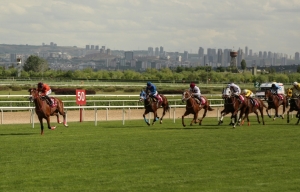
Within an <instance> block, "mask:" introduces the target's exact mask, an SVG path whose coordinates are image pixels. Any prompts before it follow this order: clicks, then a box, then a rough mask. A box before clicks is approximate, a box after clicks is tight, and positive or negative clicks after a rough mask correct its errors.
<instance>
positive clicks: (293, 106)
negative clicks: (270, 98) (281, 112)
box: [287, 94, 300, 125]
mask: <svg viewBox="0 0 300 192" xmlns="http://www.w3.org/2000/svg"><path fill="white" fill-rule="evenodd" d="M287 98H288V99H290V108H289V110H288V111H287V123H289V122H290V112H292V111H297V114H296V117H297V118H298V121H297V123H296V125H298V124H299V121H300V97H299V94H291V96H287Z"/></svg>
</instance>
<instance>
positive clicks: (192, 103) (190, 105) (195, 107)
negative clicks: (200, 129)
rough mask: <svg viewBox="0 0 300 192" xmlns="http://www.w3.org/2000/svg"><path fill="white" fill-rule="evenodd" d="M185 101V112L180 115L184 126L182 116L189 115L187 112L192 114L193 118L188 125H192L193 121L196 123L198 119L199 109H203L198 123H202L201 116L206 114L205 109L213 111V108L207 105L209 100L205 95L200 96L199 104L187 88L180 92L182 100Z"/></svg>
mask: <svg viewBox="0 0 300 192" xmlns="http://www.w3.org/2000/svg"><path fill="white" fill-rule="evenodd" d="M184 101H186V107H185V108H186V111H185V113H184V114H183V115H182V125H183V126H184V127H185V124H184V117H185V116H187V115H189V114H193V115H194V118H193V120H192V121H191V123H190V125H193V123H197V122H198V120H197V118H198V113H199V111H200V110H201V109H204V113H203V116H202V118H201V119H199V125H201V124H202V120H203V118H204V117H205V116H206V113H207V111H213V109H212V108H211V107H210V105H209V101H208V100H207V98H206V97H205V96H201V104H200V105H199V104H198V103H197V101H196V100H195V98H194V97H193V95H192V92H190V91H189V90H186V91H184V92H183V94H182V102H184Z"/></svg>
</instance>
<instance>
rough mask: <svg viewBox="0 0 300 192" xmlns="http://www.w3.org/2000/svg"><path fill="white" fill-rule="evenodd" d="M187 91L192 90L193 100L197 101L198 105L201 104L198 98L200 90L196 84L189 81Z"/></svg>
mask: <svg viewBox="0 0 300 192" xmlns="http://www.w3.org/2000/svg"><path fill="white" fill-rule="evenodd" d="M189 91H191V92H192V95H193V97H194V98H195V100H196V101H197V103H198V104H199V105H201V99H200V96H201V92H200V89H199V87H198V86H196V84H195V83H191V84H190V89H189Z"/></svg>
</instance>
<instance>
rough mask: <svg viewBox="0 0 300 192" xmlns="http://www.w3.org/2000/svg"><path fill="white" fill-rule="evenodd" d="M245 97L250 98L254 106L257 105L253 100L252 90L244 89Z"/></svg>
mask: <svg viewBox="0 0 300 192" xmlns="http://www.w3.org/2000/svg"><path fill="white" fill-rule="evenodd" d="M243 95H244V96H245V97H247V98H249V99H250V100H251V102H252V104H255V102H254V100H253V97H254V94H253V92H252V91H251V90H249V89H244V90H243Z"/></svg>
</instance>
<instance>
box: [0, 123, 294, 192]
mask: <svg viewBox="0 0 300 192" xmlns="http://www.w3.org/2000/svg"><path fill="white" fill-rule="evenodd" d="M190 120H191V119H188V118H187V119H185V123H186V124H189V122H190ZM250 121H251V126H250V127H249V126H245V125H244V126H241V127H237V128H236V129H232V127H231V126H228V125H227V124H228V123H229V119H228V117H227V118H225V122H224V124H223V125H220V126H217V125H216V124H217V122H216V119H215V118H205V119H204V121H203V125H202V126H199V125H193V126H189V125H188V126H187V127H186V128H183V127H182V125H181V120H180V119H178V120H176V123H175V124H174V123H173V122H172V120H170V119H165V120H164V124H162V125H160V124H158V123H156V124H155V125H154V126H150V127H148V126H147V125H146V124H145V122H144V121H143V120H134V121H126V122H125V125H122V121H111V122H98V126H95V125H94V122H82V123H78V122H76V123H69V128H65V127H63V126H59V127H58V128H57V129H56V130H53V131H51V130H48V129H47V130H45V135H43V136H41V135H40V129H39V126H37V124H36V126H35V128H31V125H30V124H26V125H0V138H1V145H0V166H1V168H0V175H1V176H0V191H30V192H31V191H47V192H49V191H139V192H140V191H155V192H156V191H164V192H165V191H172V192H173V191H230V192H232V191H239V192H240V191H272V192H273V191H299V190H300V184H299V183H300V164H299V159H300V150H299V148H300V142H299V135H300V125H299V126H296V125H294V123H295V122H296V121H295V119H293V120H292V123H293V124H287V123H286V119H285V120H281V119H276V121H272V120H271V119H269V118H268V119H266V125H265V126H263V125H259V124H257V122H255V119H254V117H250Z"/></svg>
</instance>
